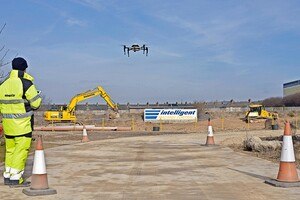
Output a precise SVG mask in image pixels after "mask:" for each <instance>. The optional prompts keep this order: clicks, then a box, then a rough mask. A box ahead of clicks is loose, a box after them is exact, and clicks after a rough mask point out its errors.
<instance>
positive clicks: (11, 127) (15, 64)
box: [0, 57, 42, 186]
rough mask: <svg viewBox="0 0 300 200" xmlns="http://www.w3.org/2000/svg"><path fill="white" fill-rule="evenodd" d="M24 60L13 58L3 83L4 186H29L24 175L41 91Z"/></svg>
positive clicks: (0, 97) (0, 89)
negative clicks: (28, 71) (28, 72)
mask: <svg viewBox="0 0 300 200" xmlns="http://www.w3.org/2000/svg"><path fill="white" fill-rule="evenodd" d="M27 67H28V66H27V62H26V60H25V59H24V58H21V57H18V58H14V59H13V61H12V70H11V72H10V74H9V76H8V77H7V78H6V79H5V80H4V81H3V82H2V83H0V113H1V116H2V126H3V132H4V136H5V145H6V152H5V169H4V172H3V176H4V184H5V185H24V186H26V185H28V182H24V180H23V178H22V175H23V173H24V169H25V164H26V160H27V157H28V152H29V149H30V145H31V139H32V131H33V123H34V119H33V110H36V109H38V108H39V107H40V105H41V102H42V99H41V96H40V92H39V91H37V89H36V87H35V86H34V84H33V77H32V76H30V75H29V74H27V73H26V68H27Z"/></svg>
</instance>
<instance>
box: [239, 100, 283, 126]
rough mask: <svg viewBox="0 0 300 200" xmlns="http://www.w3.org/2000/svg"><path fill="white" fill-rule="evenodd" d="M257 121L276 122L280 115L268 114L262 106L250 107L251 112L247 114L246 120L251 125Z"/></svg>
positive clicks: (254, 105) (253, 105) (252, 105)
mask: <svg viewBox="0 0 300 200" xmlns="http://www.w3.org/2000/svg"><path fill="white" fill-rule="evenodd" d="M255 119H267V120H272V121H276V120H277V119H278V113H274V112H268V111H267V110H266V109H265V107H264V106H263V105H261V104H251V105H249V111H247V112H246V115H245V118H244V120H245V121H246V122H247V123H249V122H252V121H254V120H255Z"/></svg>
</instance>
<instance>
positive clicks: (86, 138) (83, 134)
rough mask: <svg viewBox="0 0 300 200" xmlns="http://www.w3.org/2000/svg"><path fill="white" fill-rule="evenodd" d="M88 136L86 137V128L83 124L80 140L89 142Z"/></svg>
mask: <svg viewBox="0 0 300 200" xmlns="http://www.w3.org/2000/svg"><path fill="white" fill-rule="evenodd" d="M89 141H90V140H89V138H88V134H87V131H86V128H85V126H83V130H82V140H81V142H89Z"/></svg>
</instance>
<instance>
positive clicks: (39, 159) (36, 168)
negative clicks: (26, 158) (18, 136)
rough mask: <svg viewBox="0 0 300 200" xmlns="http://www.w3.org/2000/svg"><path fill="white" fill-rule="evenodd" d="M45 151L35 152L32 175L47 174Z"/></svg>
mask: <svg viewBox="0 0 300 200" xmlns="http://www.w3.org/2000/svg"><path fill="white" fill-rule="evenodd" d="M46 173H47V172H46V163H45V155H44V150H35V153H34V162H33V168H32V174H46Z"/></svg>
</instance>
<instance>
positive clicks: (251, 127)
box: [0, 111, 300, 167]
mask: <svg viewBox="0 0 300 200" xmlns="http://www.w3.org/2000/svg"><path fill="white" fill-rule="evenodd" d="M77 117H78V118H79V119H80V121H81V122H82V123H84V124H86V125H87V124H93V125H96V126H99V127H112V126H113V127H115V126H120V127H131V129H132V131H130V132H119V131H106V132H91V131H90V132H89V138H90V140H103V139H109V138H120V137H132V136H140V135H156V134H168V135H173V134H189V133H199V134H206V133H207V119H206V118H205V117H202V118H201V119H200V121H198V122H194V123H172V124H171V123H157V124H152V123H145V122H144V121H143V118H142V116H141V115H140V114H124V115H121V118H119V119H115V120H108V119H107V118H106V117H105V116H95V115H94V114H93V113H92V111H87V112H86V114H85V115H84V116H77ZM242 117H243V113H233V114H232V113H230V114H228V113H227V114H226V113H213V114H212V115H211V122H212V126H213V130H214V133H215V134H216V135H219V134H220V135H222V136H224V137H220V138H219V143H220V144H221V145H223V146H228V147H230V148H232V149H234V150H235V151H239V152H242V153H245V154H247V155H249V156H256V157H260V158H263V159H267V160H271V161H274V162H278V161H279V158H280V150H277V151H275V152H248V151H245V150H244V147H243V140H244V139H245V134H248V133H249V134H253V133H254V134H257V135H258V136H260V137H270V136H271V137H274V139H277V140H278V138H279V137H278V136H279V135H282V133H283V127H284V121H285V120H286V119H288V120H290V121H291V122H293V123H294V124H295V122H296V121H297V120H296V119H295V118H292V117H289V116H287V115H286V116H284V117H282V118H281V119H280V120H279V121H278V123H279V129H280V130H279V131H274V133H275V132H276V134H275V135H274V134H273V133H272V132H270V131H267V133H266V130H265V123H264V120H260V121H258V122H254V123H250V124H247V123H245V122H244V121H242V120H241V118H242ZM35 124H36V125H37V126H40V125H44V126H45V125H48V126H51V125H52V124H50V125H49V124H47V123H46V122H45V121H44V120H43V119H42V117H40V115H37V116H36V118H35ZM54 126H58V125H57V124H56V125H55V124H54ZM154 126H159V127H160V131H159V132H157V131H152V129H153V127H154ZM293 133H294V134H297V131H296V129H295V128H294V129H293ZM37 134H42V135H43V139H44V148H52V147H55V146H61V145H69V144H74V143H78V142H80V140H81V138H82V133H81V132H78V131H71V132H39V131H35V132H34V138H35V137H36V135H37ZM272 134H273V135H272ZM34 138H33V140H34ZM34 146H35V141H33V144H32V149H31V152H33V150H34ZM295 155H296V159H297V165H298V167H300V161H299V160H300V139H299V142H296V144H295ZM3 160H4V140H3V138H1V139H0V163H2V162H3Z"/></svg>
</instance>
